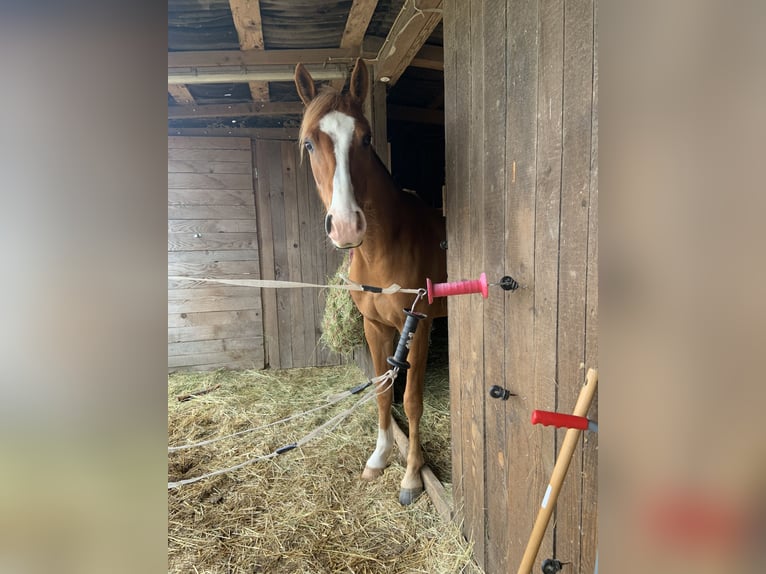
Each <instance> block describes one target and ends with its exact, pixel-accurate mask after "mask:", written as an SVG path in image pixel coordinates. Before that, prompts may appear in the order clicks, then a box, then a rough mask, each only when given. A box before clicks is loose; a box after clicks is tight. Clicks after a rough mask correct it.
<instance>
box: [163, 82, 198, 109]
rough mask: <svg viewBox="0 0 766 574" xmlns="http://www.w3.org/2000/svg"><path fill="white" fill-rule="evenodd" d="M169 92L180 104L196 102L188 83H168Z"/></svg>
mask: <svg viewBox="0 0 766 574" xmlns="http://www.w3.org/2000/svg"><path fill="white" fill-rule="evenodd" d="M168 93H169V94H170V97H172V98H173V99H174V100H175V101H176V103H178V104H179V105H182V106H183V105H188V104H194V103H196V102H195V101H194V96H192V95H191V92H190V91H189V88H188V87H186V84H168Z"/></svg>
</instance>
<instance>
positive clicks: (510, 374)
mask: <svg viewBox="0 0 766 574" xmlns="http://www.w3.org/2000/svg"><path fill="white" fill-rule="evenodd" d="M507 14H508V15H509V16H510V15H513V22H514V25H513V26H514V32H513V33H511V34H509V36H508V46H507V54H508V56H507V59H506V63H507V68H506V73H505V77H506V80H507V83H506V96H505V101H506V102H507V104H506V105H507V112H506V119H505V131H506V141H505V145H506V154H505V155H506V160H505V161H506V168H505V180H506V184H505V185H506V189H507V192H506V203H505V210H506V214H505V221H506V223H505V228H506V233H507V239H506V252H505V270H506V273H507V274H509V275H511V276H512V277H514V278H515V279H516V280H517V281H518V282H519V283H520V284H521V285H523V286H526V287H527V288H526V289H518V290H517V291H515V292H511V293H506V294H505V298H506V319H505V329H504V330H505V341H506V348H505V357H506V358H505V365H506V388H508V389H510V390H512V391H513V392H516V393H518V394H519V395H520V400H509V401H508V403H507V405H506V416H507V421H508V423H509V424H507V426H506V441H507V444H508V451H509V452H508V459H507V461H506V468H505V474H506V482H507V484H508V486H509V489H510V491H509V497H508V506H507V507H506V514H507V517H508V521H507V524H506V527H505V529H504V530H505V540H506V544H507V552H508V565H507V567H506V568H505V569H504V570H503V571H509V572H513V571H515V568H516V567H517V566H518V564H519V563H520V561H521V557H522V555H523V554H524V549H525V547H526V543H527V537H528V536H529V533H530V532H531V529H532V525H533V524H534V521H535V517H536V516H537V511H538V510H539V507H540V501H541V499H540V496H541V493H542V492H544V490H545V486H547V480H548V477H549V476H550V474H549V472H550V470H552V468H553V467H552V458H551V455H552V453H553V450H554V447H553V433H552V432H550V429H546V430H547V432H542V429H541V428H540V427H533V426H532V425H529V424H528V422H527V421H528V420H529V412H530V410H531V409H534V408H539V407H537V403H536V402H535V401H536V400H537V399H536V391H535V388H536V386H537V384H539V383H538V382H537V381H536V379H535V370H534V367H535V358H534V357H535V346H534V345H535V338H536V336H535V302H536V284H535V268H536V264H535V261H536V259H535V233H536V231H535V222H536V212H535V197H536V195H535V194H536V188H535V186H536V179H537V175H536V163H537V160H536V154H537V147H538V144H537V129H538V107H537V102H538V96H537V90H538V76H539V73H540V72H539V71H538V38H539V32H538V2H537V1H536V0H532V1H530V0H508V2H507ZM543 385H545V386H547V388H548V390H550V386H551V382H550V381H545V382H543ZM552 541H553V536H552V534H550V533H549V534H548V535H547V537H546V539H545V540H544V542H543V546H542V549H543V550H542V552H543V555H544V556H545V557H550V556H552Z"/></svg>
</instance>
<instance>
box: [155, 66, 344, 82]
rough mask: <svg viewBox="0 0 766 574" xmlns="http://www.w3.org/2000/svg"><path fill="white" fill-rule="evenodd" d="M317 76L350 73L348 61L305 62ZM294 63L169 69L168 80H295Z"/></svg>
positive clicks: (326, 77) (340, 76) (318, 77)
mask: <svg viewBox="0 0 766 574" xmlns="http://www.w3.org/2000/svg"><path fill="white" fill-rule="evenodd" d="M306 69H308V71H309V72H311V75H312V76H313V77H314V79H315V80H318V81H322V80H334V79H335V78H345V77H346V76H347V75H348V72H349V67H348V65H347V64H326V65H321V64H309V65H307V66H306ZM294 77H295V66H294V65H293V66H288V65H284V64H283V65H277V66H263V65H257V66H247V67H237V66H217V67H207V68H171V69H168V84H225V83H244V82H254V81H262V82H292V81H293V78H294Z"/></svg>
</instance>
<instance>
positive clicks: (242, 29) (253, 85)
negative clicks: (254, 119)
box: [229, 0, 269, 102]
mask: <svg viewBox="0 0 766 574" xmlns="http://www.w3.org/2000/svg"><path fill="white" fill-rule="evenodd" d="M229 6H230V7H231V16H232V19H233V20H234V27H235V28H236V29H237V36H238V37H239V47H240V49H241V50H263V48H264V45H263V23H262V21H261V3H260V0H229ZM249 85H250V95H251V96H252V98H253V101H255V102H267V101H268V100H269V83H268V82H249Z"/></svg>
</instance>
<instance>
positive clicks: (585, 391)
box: [517, 369, 598, 574]
mask: <svg viewBox="0 0 766 574" xmlns="http://www.w3.org/2000/svg"><path fill="white" fill-rule="evenodd" d="M597 385H598V372H597V371H596V370H594V369H589V370H588V374H587V375H586V377H585V384H584V385H583V387H582V389H581V390H580V395H579V396H578V397H577V404H576V405H575V408H574V411H573V412H572V414H573V415H575V416H578V417H585V416H587V415H588V409H590V405H591V403H592V402H593V396H594V395H595V394H596V386H597ZM581 433H582V431H581V430H579V429H569V430H567V433H566V435H565V436H564V443H563V444H562V445H561V450H560V451H559V456H558V457H557V458H556V465H555V466H554V467H553V473H552V474H551V480H550V483H549V484H548V488H547V489H546V491H545V496H543V502H542V504H541V505H540V511H539V512H538V513H537V519H536V520H535V525H534V527H533V528H532V534H531V535H530V536H529V542H527V548H526V550H525V551H524V556H523V557H522V559H521V565H520V566H519V570H518V572H517V574H531V572H532V566H533V564H534V562H535V558H537V552H538V551H539V550H540V544H541V542H542V540H543V536H544V535H545V529H546V528H547V527H548V522H549V521H550V519H551V514H552V513H553V508H554V507H555V506H556V500H557V499H558V497H559V492H560V491H561V485H562V484H564V478H565V477H566V474H567V470H569V463H570V461H571V460H572V455H573V454H574V451H575V449H576V448H577V443H579V442H580V434H581Z"/></svg>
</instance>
